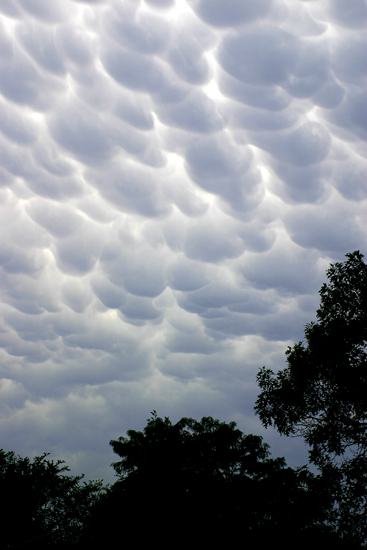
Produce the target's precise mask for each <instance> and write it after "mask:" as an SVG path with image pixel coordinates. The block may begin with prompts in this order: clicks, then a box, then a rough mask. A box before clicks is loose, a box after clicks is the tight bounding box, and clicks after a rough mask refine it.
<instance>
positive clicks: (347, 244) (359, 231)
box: [285, 205, 366, 253]
mask: <svg viewBox="0 0 367 550" xmlns="http://www.w3.org/2000/svg"><path fill="white" fill-rule="evenodd" d="M297 210H298V211H297ZM297 210H294V211H292V212H291V213H289V214H288V215H287V216H286V218H285V226H286V228H287V231H288V232H289V233H290V235H291V237H292V240H293V241H294V242H295V243H297V244H299V245H300V246H302V247H305V248H316V246H317V248H318V249H319V250H324V251H325V252H328V253H330V252H331V253H335V252H339V253H342V252H343V251H344V250H356V249H358V248H360V247H361V244H363V245H365V243H366V232H365V230H364V229H363V228H362V227H359V226H358V224H357V223H356V220H355V211H354V210H352V211H350V212H348V211H345V210H344V212H343V215H342V214H341V213H338V210H339V209H338V207H335V208H334V210H332V211H330V210H328V211H327V212H325V211H324V210H323V206H322V205H319V206H314V207H312V208H310V206H306V205H305V206H302V207H299V208H298V209H297ZM316 243H317V244H316Z"/></svg>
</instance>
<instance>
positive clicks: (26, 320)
mask: <svg viewBox="0 0 367 550" xmlns="http://www.w3.org/2000/svg"><path fill="white" fill-rule="evenodd" d="M4 319H5V321H6V323H7V324H8V325H9V326H11V327H12V328H13V329H14V330H15V331H16V333H17V335H18V336H19V337H20V338H21V339H22V340H25V341H26V342H39V341H43V340H56V339H57V338H58V334H57V333H56V332H55V331H54V330H53V327H52V326H50V325H49V324H48V323H47V322H45V318H44V317H43V316H42V315H27V314H25V313H19V312H14V311H9V312H8V313H6V314H5V317H4Z"/></svg>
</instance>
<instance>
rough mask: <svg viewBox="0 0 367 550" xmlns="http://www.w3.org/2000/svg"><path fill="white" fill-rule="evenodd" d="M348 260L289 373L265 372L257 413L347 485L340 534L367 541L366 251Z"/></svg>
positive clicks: (342, 488)
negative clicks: (295, 439) (298, 439)
mask: <svg viewBox="0 0 367 550" xmlns="http://www.w3.org/2000/svg"><path fill="white" fill-rule="evenodd" d="M346 257H347V260H346V261H344V262H340V263H335V264H332V265H331V266H330V268H329V269H328V271H327V278H328V280H329V282H328V283H327V284H326V283H325V284H323V285H322V287H321V289H320V292H319V293H320V298H321V300H320V307H319V309H318V310H317V312H316V318H317V322H311V323H309V324H307V325H306V327H305V331H304V333H305V343H303V342H298V343H297V344H295V345H294V346H293V347H292V348H291V347H289V348H288V349H287V351H286V361H287V366H286V367H285V368H284V369H282V370H280V371H278V372H277V373H274V372H273V371H272V370H270V369H267V368H265V367H263V368H262V369H260V371H259V373H258V375H257V381H258V384H259V387H260V389H261V392H260V394H259V396H258V399H257V401H256V405H255V411H256V413H257V414H258V415H259V417H260V419H261V421H262V423H263V424H264V426H265V427H268V426H274V427H275V428H276V429H277V430H278V431H279V432H280V433H281V434H285V435H290V436H302V437H303V438H304V440H305V441H306V443H307V444H308V445H309V447H310V461H311V462H312V463H314V464H316V465H317V466H318V467H319V468H320V469H321V471H322V472H323V473H324V475H327V476H328V478H329V479H334V482H335V483H336V486H337V487H339V491H338V492H337V493H336V494H335V499H336V502H337V504H336V508H335V510H334V517H335V518H337V519H336V521H337V522H338V525H339V529H340V530H341V531H343V530H344V531H345V532H348V533H354V534H355V536H356V537H359V539H360V540H367V518H366V503H367V265H366V264H365V263H364V262H363V255H362V254H361V253H360V252H359V251H355V252H353V253H349V254H346Z"/></svg>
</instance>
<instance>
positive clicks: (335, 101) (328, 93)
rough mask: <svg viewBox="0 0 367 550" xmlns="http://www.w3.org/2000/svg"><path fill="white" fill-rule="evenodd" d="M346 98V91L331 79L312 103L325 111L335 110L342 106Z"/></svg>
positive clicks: (317, 93) (318, 91)
mask: <svg viewBox="0 0 367 550" xmlns="http://www.w3.org/2000/svg"><path fill="white" fill-rule="evenodd" d="M344 96H345V89H344V88H343V87H342V86H340V85H339V84H338V83H337V82H336V81H335V80H334V79H330V80H328V81H327V82H326V83H325V84H324V85H323V86H321V88H320V89H319V90H317V92H316V94H315V95H314V96H312V101H313V102H314V103H315V104H316V105H319V106H320V107H322V108H323V109H333V108H334V107H337V106H338V105H340V103H341V102H342V101H343V99H344Z"/></svg>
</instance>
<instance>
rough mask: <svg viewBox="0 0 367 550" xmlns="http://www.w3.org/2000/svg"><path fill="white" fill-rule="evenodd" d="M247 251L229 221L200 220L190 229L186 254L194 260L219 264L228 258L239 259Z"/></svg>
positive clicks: (185, 248)
mask: <svg viewBox="0 0 367 550" xmlns="http://www.w3.org/2000/svg"><path fill="white" fill-rule="evenodd" d="M244 249H245V245H244V242H243V240H242V239H241V238H240V237H239V235H238V234H236V233H235V231H233V225H232V223H231V222H230V221H229V220H228V222H227V223H226V220H222V221H221V222H219V220H217V221H216V222H214V223H213V220H212V219H210V218H208V219H205V218H204V219H200V221H195V222H194V223H193V224H192V225H191V226H190V227H189V229H188V231H187V236H186V240H185V246H184V250H185V254H186V255H187V256H188V257H189V258H191V259H193V260H201V261H204V262H213V263H217V262H220V261H223V260H226V259H228V258H238V257H239V256H240V255H241V254H242V252H243V251H244Z"/></svg>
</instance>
